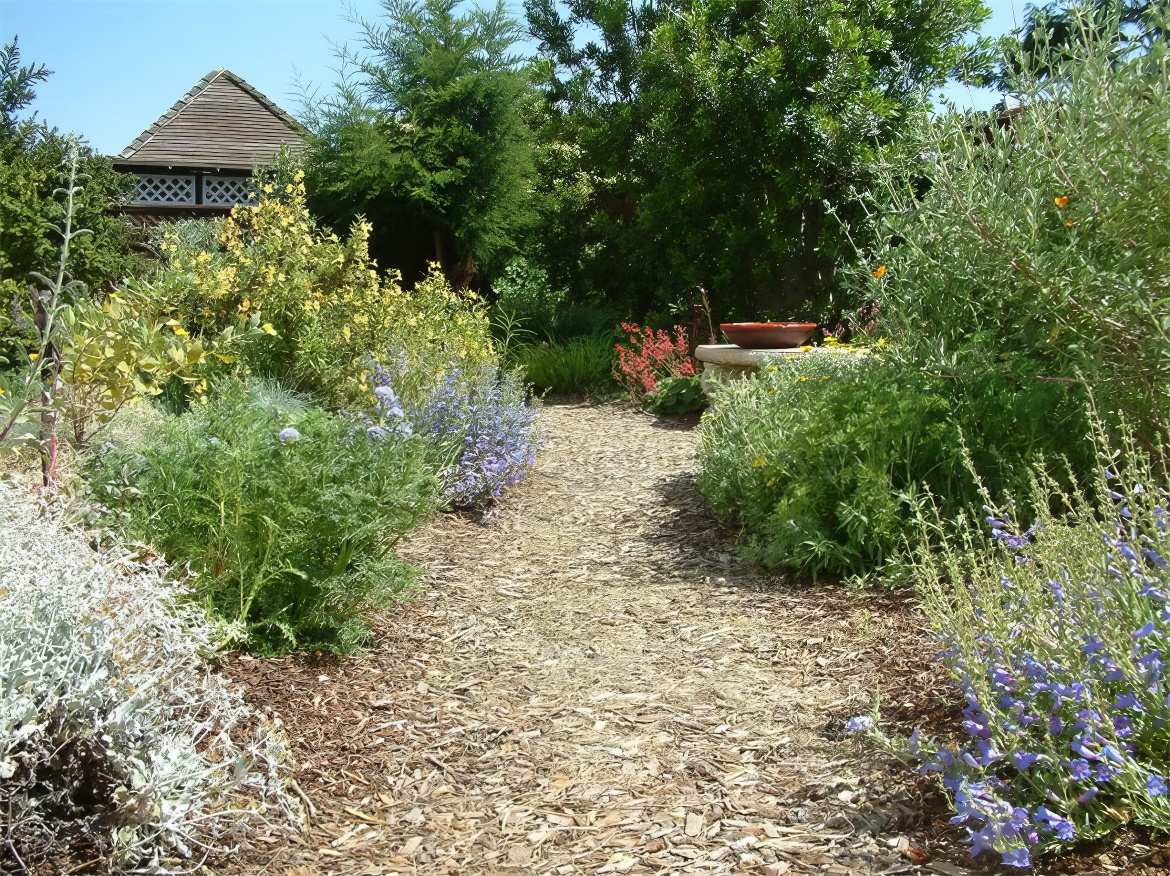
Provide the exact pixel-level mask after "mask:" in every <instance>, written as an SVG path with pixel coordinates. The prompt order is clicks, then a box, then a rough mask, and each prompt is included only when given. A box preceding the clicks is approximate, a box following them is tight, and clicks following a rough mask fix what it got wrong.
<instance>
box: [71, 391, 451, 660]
mask: <svg viewBox="0 0 1170 876" xmlns="http://www.w3.org/2000/svg"><path fill="white" fill-rule="evenodd" d="M423 454H424V450H423V447H422V443H421V441H420V440H419V439H417V438H411V437H407V436H402V435H400V434H398V433H396V432H393V431H388V430H367V428H366V425H365V424H361V423H355V422H353V421H351V420H348V419H346V418H343V417H341V416H336V415H332V414H328V413H326V412H324V411H322V410H319V409H317V408H314V407H311V406H310V405H309V404H307V402H305V401H304V400H303V399H302V398H300V397H297V396H294V395H291V394H288V393H286V392H283V391H281V390H278V389H275V388H273V387H271V386H268V385H265V384H245V383H241V382H236V381H231V382H225V383H223V384H220V385H219V386H217V387H215V389H214V392H213V398H212V399H211V400H210V401H207V402H203V403H199V404H196V405H194V406H193V408H192V410H191V411H190V412H189V413H187V414H184V415H183V416H181V417H176V418H171V419H169V420H168V421H167V422H166V423H165V424H164V425H163V426H162V427H161V428H160V429H159V430H158V432H157V433H156V434H155V435H154V436H153V438H152V440H151V441H150V443H149V444H147V445H146V446H145V447H142V448H140V449H139V450H138V451H137V452H124V451H118V450H114V451H110V452H107V453H105V454H104V455H102V456H101V457H100V458H99V459H98V460H97V462H96V471H95V472H94V475H93V477H92V489H93V490H94V491H95V492H96V493H97V494H98V496H99V498H100V499H102V500H103V501H104V503H105V504H106V506H107V507H109V508H110V509H111V510H112V511H119V512H120V516H121V518H122V524H123V526H124V528H125V530H126V532H127V533H128V534H129V536H130V537H132V538H135V539H138V540H141V541H144V542H149V543H151V544H153V545H155V546H156V547H158V548H159V549H160V550H162V551H163V553H164V554H165V555H166V557H167V558H168V560H170V561H171V562H174V563H180V564H185V565H187V566H189V568H190V569H191V571H192V573H193V575H192V578H191V581H190V584H191V586H192V587H193V589H194V592H195V595H196V598H197V599H198V600H199V601H200V602H201V603H202V604H203V605H204V607H205V608H206V609H207V611H208V612H209V613H210V614H211V616H213V617H214V618H216V619H218V620H219V621H221V622H222V623H223V624H224V625H225V626H226V629H227V633H228V635H229V636H230V637H231V638H232V639H234V640H236V641H239V642H241V643H245V644H247V645H248V646H249V647H251V648H255V649H257V650H259V651H262V652H277V651H283V650H288V649H290V648H298V647H299V648H306V647H319V648H325V649H330V650H336V651H340V652H345V651H350V650H353V649H355V648H357V647H359V646H360V645H361V644H362V643H363V642H364V641H365V640H366V638H367V635H368V631H367V627H366V625H365V618H366V616H367V614H368V612H369V611H370V610H372V609H376V608H378V607H380V606H384V605H386V604H387V603H388V602H389V601H390V599H391V598H392V597H393V596H394V594H396V593H398V592H400V591H401V590H402V589H403V588H404V587H405V586H406V584H407V583H408V581H409V570H408V569H407V568H406V567H405V566H403V565H402V564H401V563H399V562H398V560H397V559H396V558H395V555H394V545H395V542H396V540H397V539H398V537H399V536H401V535H402V534H403V533H404V532H406V531H407V530H408V529H409V528H410V527H411V526H413V525H414V524H415V523H417V522H418V521H419V520H420V519H421V518H422V516H423V515H425V514H426V513H427V511H428V510H429V509H430V508H431V507H432V503H433V501H434V496H435V490H436V483H435V479H434V477H433V476H431V475H430V474H429V473H428V472H427V469H426V467H425V462H424V458H423Z"/></svg>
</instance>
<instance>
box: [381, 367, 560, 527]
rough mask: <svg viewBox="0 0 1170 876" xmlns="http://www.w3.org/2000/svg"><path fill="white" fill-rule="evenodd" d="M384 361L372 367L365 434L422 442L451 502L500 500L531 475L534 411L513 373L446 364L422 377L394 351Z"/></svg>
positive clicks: (535, 430)
mask: <svg viewBox="0 0 1170 876" xmlns="http://www.w3.org/2000/svg"><path fill="white" fill-rule="evenodd" d="M384 362H385V363H388V364H384ZM384 362H380V361H371V364H370V373H369V382H370V383H371V384H372V385H373V396H374V409H373V411H372V412H371V414H370V426H369V431H370V432H371V434H372V435H373V434H380V433H382V432H385V431H386V430H392V431H394V432H397V433H399V434H410V433H413V434H416V435H421V436H422V437H423V438H424V439H426V440H427V441H428V443H429V445H430V447H431V449H432V459H433V460H434V462H435V466H436V468H437V470H438V474H439V479H440V481H441V483H442V484H443V490H444V496H445V498H446V500H447V501H448V502H450V503H451V504H453V505H457V506H470V505H475V504H477V503H480V502H483V501H485V500H487V499H489V498H498V497H499V496H500V495H501V494H502V493H503V491H504V490H505V489H506V488H507V487H509V486H511V485H512V484H515V483H518V482H519V481H521V480H523V479H524V478H525V477H527V476H528V472H529V471H530V470H531V468H532V466H533V463H534V462H535V461H536V452H537V450H538V449H539V447H540V438H539V430H538V426H537V411H536V410H535V409H534V408H533V407H532V406H531V405H530V404H529V403H528V391H527V387H526V386H525V384H524V382H523V380H522V379H521V377H520V375H519V374H518V373H517V372H514V371H508V370H503V369H501V368H500V367H499V366H497V365H495V364H493V363H481V364H477V365H474V366H464V365H461V364H460V363H459V362H457V361H450V362H446V363H442V367H438V368H436V369H435V370H434V371H433V372H431V373H430V374H428V375H419V374H417V373H410V372H409V371H408V370H407V366H406V364H405V359H404V357H402V356H396V355H395V354H394V351H389V353H388V354H387V355H386V356H385V357H384Z"/></svg>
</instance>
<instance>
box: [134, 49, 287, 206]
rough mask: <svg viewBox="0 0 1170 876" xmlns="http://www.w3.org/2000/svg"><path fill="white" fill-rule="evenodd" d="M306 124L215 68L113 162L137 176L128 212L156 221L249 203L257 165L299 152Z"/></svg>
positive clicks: (228, 73)
mask: <svg viewBox="0 0 1170 876" xmlns="http://www.w3.org/2000/svg"><path fill="white" fill-rule="evenodd" d="M303 137H304V128H303V127H302V126H301V125H300V124H299V123H298V122H297V121H296V120H295V119H294V118H293V117H292V116H290V115H289V114H288V113H286V112H285V111H284V110H282V109H281V108H280V107H278V106H277V105H276V104H275V103H273V102H272V101H271V100H269V99H268V98H267V97H265V96H264V95H263V94H261V93H260V92H259V91H257V90H256V89H255V88H253V87H252V86H251V85H249V84H248V83H247V82H245V81H244V80H243V79H241V78H240V77H239V76H237V75H235V74H234V73H232V72H231V71H230V70H223V69H220V70H213V71H211V72H210V73H208V74H207V75H206V76H204V77H203V78H202V79H200V80H199V82H198V83H196V85H195V87H194V88H192V89H191V90H190V91H188V92H187V93H186V94H185V95H183V97H182V98H181V99H180V100H179V102H178V103H176V104H175V105H174V106H172V107H171V108H170V109H169V110H168V111H167V112H166V113H164V114H163V115H162V116H161V117H160V118H159V119H158V121H156V122H155V123H154V124H153V125H151V126H150V127H149V128H147V129H146V130H145V131H143V132H142V133H141V134H140V135H139V136H138V138H137V139H136V140H135V141H134V142H133V143H131V144H130V145H129V146H127V147H126V148H125V149H123V150H122V152H121V153H119V155H118V156H117V157H116V158H115V159H114V167H115V168H116V169H117V170H120V171H122V172H125V173H132V174H134V175H135V176H136V177H138V186H137V189H136V191H135V195H134V199H133V201H132V202H131V203H130V204H129V205H128V206H127V207H125V212H127V213H129V214H131V215H134V216H138V217H141V219H142V220H143V221H144V222H147V223H153V222H158V221H161V220H165V219H184V218H192V217H199V216H216V215H223V214H225V213H227V212H228V211H229V210H231V208H232V207H234V206H235V205H236V204H244V203H249V200H248V195H249V194H252V193H253V189H252V184H251V182H250V177H251V175H252V170H253V168H255V167H258V166H262V165H264V164H267V163H268V162H270V161H271V160H272V159H273V157H275V155H276V153H277V152H278V151H279V150H280V148H281V147H282V146H288V147H290V148H292V149H294V150H295V149H299V148H301V146H302V145H303V143H304V139H303Z"/></svg>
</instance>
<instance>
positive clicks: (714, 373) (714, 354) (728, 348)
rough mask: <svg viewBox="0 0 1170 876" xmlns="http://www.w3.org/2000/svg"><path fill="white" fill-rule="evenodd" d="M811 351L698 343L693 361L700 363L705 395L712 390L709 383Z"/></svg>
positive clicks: (791, 348) (743, 374) (804, 354)
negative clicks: (761, 364)
mask: <svg viewBox="0 0 1170 876" xmlns="http://www.w3.org/2000/svg"><path fill="white" fill-rule="evenodd" d="M811 352H812V350H802V349H801V348H800V347H788V348H782V349H779V350H756V349H751V348H744V347H740V346H737V345H736V344H700V345H699V346H698V347H697V348H696V349H695V358H696V359H698V360H699V361H700V362H702V363H703V374H702V377H701V379H702V383H703V390H704V391H705V392H710V391H711V383H712V381H716V380H718V381H724V380H738V379H740V378H743V377H746V376H747V375H749V374H755V373H756V372H757V371H758V370H759V368H760V362H762V361H763V360H764V359H775V358H777V357H779V356H784V357H786V358H790V359H791V358H795V357H797V356H807V355H808V354H809V353H811Z"/></svg>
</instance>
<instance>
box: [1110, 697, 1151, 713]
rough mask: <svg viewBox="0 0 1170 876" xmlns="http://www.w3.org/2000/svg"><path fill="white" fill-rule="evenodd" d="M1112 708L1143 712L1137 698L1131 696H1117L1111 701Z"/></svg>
mask: <svg viewBox="0 0 1170 876" xmlns="http://www.w3.org/2000/svg"><path fill="white" fill-rule="evenodd" d="M1113 708H1115V709H1134V710H1135V711H1138V712H1142V711H1145V710H1144V709H1143V708H1142V704H1141V703H1140V702H1138V698H1137V697H1136V696H1134V695H1133V694H1118V696H1117V699H1115V700H1114V701H1113Z"/></svg>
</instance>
